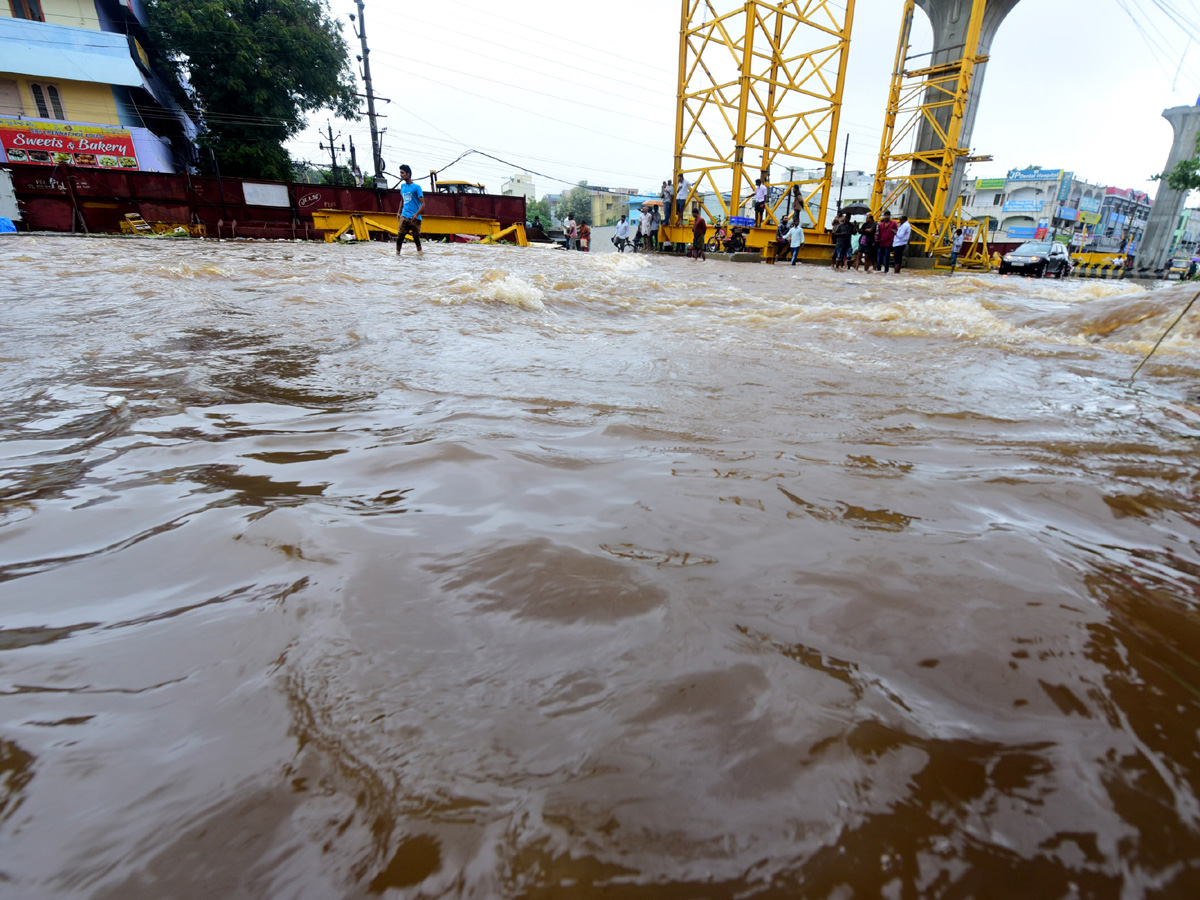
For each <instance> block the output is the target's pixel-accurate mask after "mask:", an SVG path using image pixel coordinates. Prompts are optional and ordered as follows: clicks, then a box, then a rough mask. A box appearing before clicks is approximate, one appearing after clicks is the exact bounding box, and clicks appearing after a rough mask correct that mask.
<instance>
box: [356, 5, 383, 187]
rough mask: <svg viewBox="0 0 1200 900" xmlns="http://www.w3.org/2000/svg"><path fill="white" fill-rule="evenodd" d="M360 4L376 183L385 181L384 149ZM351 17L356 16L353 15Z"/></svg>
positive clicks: (363, 68) (365, 27)
mask: <svg viewBox="0 0 1200 900" xmlns="http://www.w3.org/2000/svg"><path fill="white" fill-rule="evenodd" d="M355 2H356V3H357V4H358V38H359V40H360V41H361V42H362V56H360V57H359V60H360V61H361V62H362V78H363V84H364V85H365V86H366V88H367V118H368V119H370V120H371V153H372V154H373V155H374V157H375V184H376V186H377V187H378V186H381V185H382V183H383V150H382V148H381V147H380V146H379V123H378V122H377V121H376V118H375V91H374V90H373V89H372V88H371V50H370V48H369V47H367V19H366V16H365V15H364V12H363V0H355ZM350 18H351V19H353V18H354V17H353V16H351V17H350Z"/></svg>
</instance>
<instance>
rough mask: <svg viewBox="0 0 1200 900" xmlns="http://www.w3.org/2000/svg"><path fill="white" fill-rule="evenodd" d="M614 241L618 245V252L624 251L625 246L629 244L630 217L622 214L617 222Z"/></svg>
mask: <svg viewBox="0 0 1200 900" xmlns="http://www.w3.org/2000/svg"><path fill="white" fill-rule="evenodd" d="M613 243H614V244H616V245H617V252H618V253H624V252H625V247H626V246H627V245H628V244H629V218H628V217H627V216H621V221H620V222H618V223H617V229H616V233H615V234H613Z"/></svg>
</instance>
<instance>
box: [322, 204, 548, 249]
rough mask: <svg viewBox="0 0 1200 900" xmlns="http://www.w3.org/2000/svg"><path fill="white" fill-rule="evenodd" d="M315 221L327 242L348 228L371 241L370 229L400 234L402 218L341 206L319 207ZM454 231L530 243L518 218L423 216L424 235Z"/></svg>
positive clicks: (488, 239)
mask: <svg viewBox="0 0 1200 900" xmlns="http://www.w3.org/2000/svg"><path fill="white" fill-rule="evenodd" d="M313 225H314V226H316V228H318V229H319V230H321V231H324V232H325V242H326V243H332V242H334V241H336V240H338V239H340V238H341V236H342V235H343V234H345V233H346V232H347V231H349V232H350V233H351V234H353V235H354V239H355V240H358V241H369V240H370V239H371V233H372V232H375V233H377V234H391V235H395V234H398V233H399V231H400V221H399V219H397V218H396V216H394V215H389V214H388V213H382V212H355V211H349V210H341V209H320V210H317V211H316V212H315V213H313ZM452 234H468V235H472V236H475V237H481V238H483V239H484V243H495V242H496V241H499V240H501V239H502V238H506V237H511V238H513V239H514V240H515V241H516V243H517V244H518V245H519V246H521V247H528V246H529V239H528V238H527V237H526V236H525V225H524V224H523V223H520V222H518V223H517V224H515V225H510V226H509V227H507V228H505V227H504V226H503V225H501V224H500V223H499V222H498V221H496V220H495V219H478V218H468V217H459V216H423V217H422V218H421V236H422V237H425V236H438V237H443V236H446V235H452Z"/></svg>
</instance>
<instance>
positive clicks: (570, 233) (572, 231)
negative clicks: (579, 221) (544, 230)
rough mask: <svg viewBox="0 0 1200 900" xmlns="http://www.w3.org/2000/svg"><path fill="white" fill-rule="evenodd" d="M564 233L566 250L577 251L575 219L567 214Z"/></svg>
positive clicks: (577, 239) (577, 232) (577, 233)
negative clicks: (565, 234)
mask: <svg viewBox="0 0 1200 900" xmlns="http://www.w3.org/2000/svg"><path fill="white" fill-rule="evenodd" d="M566 231H567V249H568V250H578V249H579V226H578V225H576V224H575V217H574V216H572V215H570V214H569V213H568V214H567V223H566Z"/></svg>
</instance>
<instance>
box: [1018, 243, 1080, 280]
mask: <svg viewBox="0 0 1200 900" xmlns="http://www.w3.org/2000/svg"><path fill="white" fill-rule="evenodd" d="M1071 265H1072V263H1071V256H1070V254H1069V253H1068V252H1067V247H1066V245H1065V244H1060V243H1058V242H1057V241H1028V242H1026V243H1024V244H1022V245H1021V246H1020V247H1018V248H1017V249H1016V250H1014V251H1013V252H1012V253H1008V254H1006V255H1005V256H1004V257H1003V259H1001V260H1000V274H1001V275H1007V274H1008V273H1009V272H1013V273H1016V274H1020V275H1032V276H1033V277H1034V278H1045V277H1046V276H1047V275H1054V276H1055V277H1056V278H1063V277H1065V276H1067V275H1070V274H1071Z"/></svg>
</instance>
